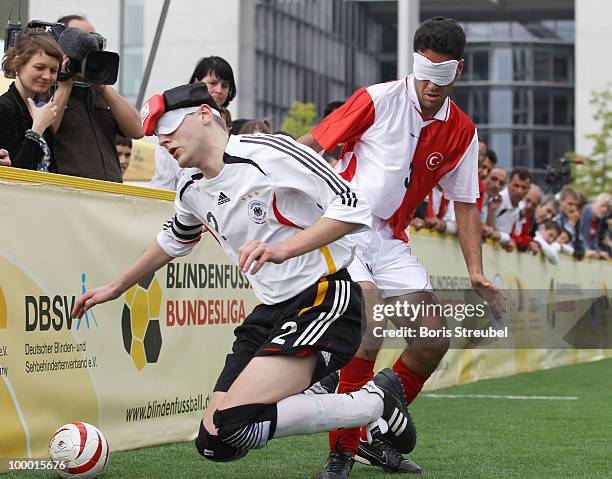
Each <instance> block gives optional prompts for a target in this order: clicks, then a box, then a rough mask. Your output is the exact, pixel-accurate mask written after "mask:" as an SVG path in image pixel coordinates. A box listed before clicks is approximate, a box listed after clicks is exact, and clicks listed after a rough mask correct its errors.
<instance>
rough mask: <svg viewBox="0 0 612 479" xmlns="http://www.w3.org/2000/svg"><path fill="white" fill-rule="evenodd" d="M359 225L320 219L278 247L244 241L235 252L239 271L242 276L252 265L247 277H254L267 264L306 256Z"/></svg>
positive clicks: (254, 241)
mask: <svg viewBox="0 0 612 479" xmlns="http://www.w3.org/2000/svg"><path fill="white" fill-rule="evenodd" d="M360 226H361V225H360V224H356V223H346V222H344V221H338V220H335V219H331V218H320V219H319V220H318V221H316V222H315V223H314V224H313V225H312V226H310V227H308V228H306V229H305V230H303V231H300V232H299V233H298V234H296V235H295V236H292V237H291V238H288V239H287V240H285V241H282V242H281V243H278V244H268V243H264V242H262V241H256V240H251V241H247V242H246V243H245V244H243V245H242V246H241V247H240V250H239V252H240V262H239V268H240V270H241V271H242V272H243V273H246V272H247V271H249V270H250V268H251V266H252V265H253V262H255V266H253V269H252V270H251V274H255V273H257V271H259V270H260V269H261V267H262V266H263V265H264V264H265V263H267V262H271V263H277V264H280V263H283V262H284V261H286V260H288V259H289V258H294V257H296V256H301V255H303V254H305V253H309V252H310V251H314V250H315V249H318V248H320V247H322V246H325V245H328V244H330V243H333V242H334V241H336V240H338V239H340V238H342V237H343V236H345V235H347V234H349V233H351V232H353V231H354V230H355V229H356V228H358V227H360Z"/></svg>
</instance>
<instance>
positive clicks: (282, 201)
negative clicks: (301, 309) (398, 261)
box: [157, 134, 372, 304]
mask: <svg viewBox="0 0 612 479" xmlns="http://www.w3.org/2000/svg"><path fill="white" fill-rule="evenodd" d="M223 161H224V163H225V165H224V167H223V169H222V170H221V172H220V173H219V174H218V175H217V176H216V177H215V178H211V179H206V178H204V177H203V175H202V172H201V171H200V170H198V169H197V168H189V169H186V170H185V174H184V175H183V176H182V177H181V179H180V180H179V184H178V189H177V194H176V200H175V204H174V207H175V211H176V214H175V216H174V218H173V219H171V220H169V221H168V222H167V223H166V224H165V225H164V228H163V229H162V231H161V232H160V233H159V234H158V235H157V242H158V243H159V245H160V246H161V248H162V249H163V250H164V251H165V252H166V253H167V254H168V255H170V256H173V257H177V256H184V255H186V254H189V253H190V252H191V250H192V249H193V247H194V246H195V244H196V243H197V242H198V241H199V240H200V235H201V234H202V231H203V229H206V230H208V231H209V233H210V234H211V235H213V236H214V237H215V239H216V240H217V241H218V242H219V244H220V245H221V247H222V248H223V250H224V251H225V253H226V254H227V256H228V257H229V258H230V260H231V261H232V262H233V263H234V264H238V260H239V249H240V247H241V246H242V245H243V244H244V243H245V242H246V241H248V240H259V241H263V242H266V243H272V244H276V243H280V242H282V241H284V240H287V239H289V238H291V237H292V236H294V235H295V234H296V233H298V232H299V230H300V229H306V228H308V227H309V226H311V225H313V224H314V223H315V222H316V221H317V220H319V218H321V217H325V218H331V219H335V220H338V221H342V222H346V223H354V224H358V225H360V226H359V227H358V229H357V230H355V231H354V232H355V233H357V232H359V231H364V230H367V229H369V228H370V227H371V224H372V215H371V213H370V207H369V205H368V204H367V202H366V201H365V200H364V199H363V196H362V195H360V193H359V192H358V191H357V190H356V188H354V187H353V186H351V185H349V184H348V183H347V182H346V181H344V180H343V179H342V178H341V177H340V176H339V175H338V174H337V173H335V172H334V171H333V170H332V168H331V167H330V166H329V164H328V163H327V162H326V161H325V160H323V159H322V158H321V157H320V156H319V155H317V154H316V153H314V152H313V151H312V150H311V149H310V148H308V147H307V146H304V145H301V144H299V143H297V142H296V141H295V140H293V139H292V138H289V137H286V136H283V135H260V134H258V135H239V136H231V137H230V139H229V142H228V143H227V147H226V149H225V154H224V159H223ZM354 250H355V243H354V241H353V239H351V238H350V235H349V236H344V237H342V238H340V239H338V240H336V241H334V242H332V243H330V244H328V245H327V246H323V247H321V248H319V249H318V250H314V251H311V252H309V253H305V254H303V255H300V256H296V257H294V258H290V259H288V260H287V261H285V262H284V263H282V264H274V263H266V264H265V265H264V266H263V267H262V268H261V269H260V270H259V271H258V272H257V273H256V274H254V275H252V274H250V273H248V274H247V277H248V279H249V283H250V284H251V286H252V287H253V291H254V293H255V295H256V296H257V298H258V299H259V300H260V301H261V302H262V303H265V304H277V303H280V302H282V301H285V300H287V299H289V298H292V297H294V296H296V295H297V294H299V293H301V292H302V291H304V290H305V289H306V288H308V287H309V286H311V285H313V284H314V283H316V282H317V281H318V280H319V279H320V278H321V277H322V276H326V275H329V274H333V273H335V272H336V271H337V270H340V269H342V268H346V267H347V266H348V265H349V264H350V263H351V261H352V260H353V256H354Z"/></svg>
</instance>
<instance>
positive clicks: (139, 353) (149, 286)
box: [121, 273, 162, 371]
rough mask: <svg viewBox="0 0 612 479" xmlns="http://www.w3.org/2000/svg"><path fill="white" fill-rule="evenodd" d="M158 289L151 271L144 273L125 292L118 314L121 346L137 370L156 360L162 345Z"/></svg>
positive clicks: (159, 289)
mask: <svg viewBox="0 0 612 479" xmlns="http://www.w3.org/2000/svg"><path fill="white" fill-rule="evenodd" d="M161 300H162V290H161V287H160V286H159V282H158V281H157V279H156V278H155V274H154V273H152V274H151V275H149V276H147V277H146V278H144V279H142V280H141V281H139V282H138V283H137V284H135V285H134V286H132V287H131V288H130V289H128V290H127V291H126V293H125V304H124V305H123V312H122V314H121V329H122V333H123V346H124V347H125V350H126V352H127V353H128V354H129V355H130V357H131V358H132V362H133V363H134V366H136V369H138V370H139V371H141V370H142V369H143V368H144V367H145V366H146V365H147V364H151V363H156V362H157V359H158V358H159V353H160V351H161V347H162V336H161V329H160V325H159V312H160V309H161Z"/></svg>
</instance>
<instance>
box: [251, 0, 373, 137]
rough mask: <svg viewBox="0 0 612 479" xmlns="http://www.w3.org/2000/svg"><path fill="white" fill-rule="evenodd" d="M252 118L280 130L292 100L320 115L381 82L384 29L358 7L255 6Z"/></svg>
mask: <svg viewBox="0 0 612 479" xmlns="http://www.w3.org/2000/svg"><path fill="white" fill-rule="evenodd" d="M255 22H256V24H255V75H254V78H253V81H255V82H256V87H255V112H256V117H258V118H263V117H270V118H271V119H272V122H273V124H274V125H275V127H279V126H280V123H281V121H282V119H283V117H284V116H285V114H286V112H287V110H288V109H289V108H290V107H291V104H292V102H293V101H294V100H299V101H302V102H312V103H314V104H315V105H317V108H318V112H319V114H320V113H321V112H322V110H323V108H324V107H325V105H326V104H327V103H329V102H330V101H333V100H344V99H346V98H347V97H348V96H349V95H350V94H351V93H352V92H353V91H354V90H356V89H358V88H360V87H361V86H364V85H368V84H372V83H376V82H378V81H380V69H381V63H380V59H379V56H380V52H381V45H382V25H381V24H380V23H378V22H377V21H376V18H374V17H372V16H370V15H369V12H368V7H367V5H365V4H362V3H360V2H347V1H344V0H325V1H303V0H302V1H296V0H259V1H257V3H256V6H255Z"/></svg>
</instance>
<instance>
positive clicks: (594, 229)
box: [580, 193, 610, 259]
mask: <svg viewBox="0 0 612 479" xmlns="http://www.w3.org/2000/svg"><path fill="white" fill-rule="evenodd" d="M609 213H610V195H609V194H608V193H600V194H599V195H597V197H596V198H595V201H593V203H592V204H590V205H587V206H585V207H584V210H583V212H582V217H581V219H580V230H581V234H582V238H583V240H584V244H585V248H586V252H585V256H586V257H587V258H599V259H609V257H610V256H609V253H608V251H607V249H606V247H605V245H604V243H603V240H604V237H605V233H606V231H607V226H608V225H607V217H608V214H609Z"/></svg>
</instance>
